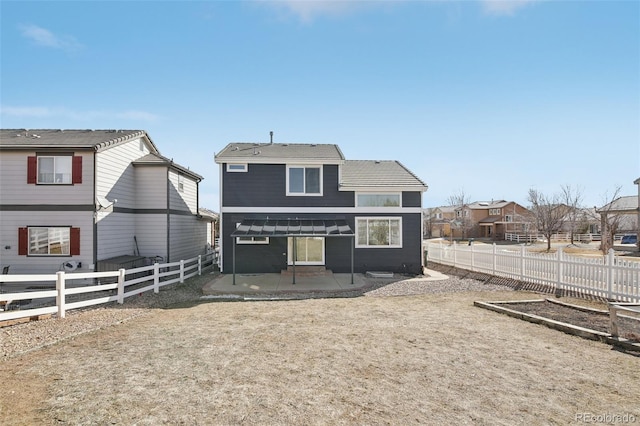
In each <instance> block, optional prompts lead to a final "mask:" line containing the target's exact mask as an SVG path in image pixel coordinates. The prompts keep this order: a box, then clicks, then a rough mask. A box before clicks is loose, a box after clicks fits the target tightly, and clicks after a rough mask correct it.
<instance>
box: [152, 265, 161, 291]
mask: <svg viewBox="0 0 640 426" xmlns="http://www.w3.org/2000/svg"><path fill="white" fill-rule="evenodd" d="M153 292H154V293H159V292H160V264H159V263H158V262H156V263H154V264H153Z"/></svg>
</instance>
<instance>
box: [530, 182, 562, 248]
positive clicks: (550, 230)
mask: <svg viewBox="0 0 640 426" xmlns="http://www.w3.org/2000/svg"><path fill="white" fill-rule="evenodd" d="M528 200H529V202H530V203H531V212H532V213H533V215H534V216H535V220H536V227H537V228H538V232H540V233H541V234H542V235H544V237H545V238H546V239H547V251H549V250H551V236H552V235H553V234H554V233H556V232H559V231H560V230H561V229H562V225H563V224H564V217H565V209H562V208H558V207H559V206H560V200H561V197H560V195H558V194H554V195H551V196H548V195H545V194H543V193H541V192H539V191H537V190H535V189H529V197H528Z"/></svg>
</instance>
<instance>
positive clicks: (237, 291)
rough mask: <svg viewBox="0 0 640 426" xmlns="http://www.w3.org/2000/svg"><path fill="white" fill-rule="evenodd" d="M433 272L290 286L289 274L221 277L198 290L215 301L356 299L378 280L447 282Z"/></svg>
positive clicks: (306, 279)
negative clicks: (408, 276) (413, 276)
mask: <svg viewBox="0 0 640 426" xmlns="http://www.w3.org/2000/svg"><path fill="white" fill-rule="evenodd" d="M447 278H448V277H447V276H446V275H443V274H441V273H439V272H437V271H433V270H430V269H425V270H424V275H423V276H419V277H415V278H407V277H404V276H398V275H395V276H394V277H393V278H369V277H366V275H365V274H353V284H352V283H351V274H350V273H346V274H338V273H329V274H326V275H315V276H314V275H312V276H308V275H304V274H302V275H300V276H296V280H295V281H296V282H295V284H294V283H293V277H292V276H291V274H277V273H274V274H236V277H235V285H234V283H233V274H221V275H218V276H216V277H215V278H213V279H212V280H211V281H209V282H208V283H206V284H205V285H204V286H203V288H202V293H203V295H204V296H203V297H204V298H207V299H218V300H263V299H268V300H279V299H300V298H311V297H356V296H360V295H362V294H363V293H364V292H366V291H368V290H370V289H373V288H374V283H375V284H377V285H378V286H379V285H380V281H381V280H382V281H384V282H385V283H387V282H388V283H389V284H390V283H392V282H396V281H401V280H421V281H438V280H443V279H447Z"/></svg>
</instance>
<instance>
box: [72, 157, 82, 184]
mask: <svg viewBox="0 0 640 426" xmlns="http://www.w3.org/2000/svg"><path fill="white" fill-rule="evenodd" d="M71 174H72V176H71V183H74V184H75V183H82V157H80V156H75V155H74V156H73V166H72V170H71Z"/></svg>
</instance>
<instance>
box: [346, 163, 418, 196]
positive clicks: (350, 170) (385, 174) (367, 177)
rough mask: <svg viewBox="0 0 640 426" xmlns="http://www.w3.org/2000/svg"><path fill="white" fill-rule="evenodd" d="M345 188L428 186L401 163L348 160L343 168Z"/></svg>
mask: <svg viewBox="0 0 640 426" xmlns="http://www.w3.org/2000/svg"><path fill="white" fill-rule="evenodd" d="M340 183H341V185H342V186H344V187H362V188H365V187H380V188H384V187H415V188H418V187H420V188H421V189H424V190H426V189H427V185H426V184H425V183H424V182H423V181H422V180H420V179H419V178H418V177H417V176H416V175H414V174H413V173H412V172H411V171H409V169H407V168H406V167H405V166H403V165H402V164H401V163H400V162H398V161H394V160H386V161H374V160H347V161H345V163H344V165H343V166H342V181H341V182H340Z"/></svg>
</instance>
